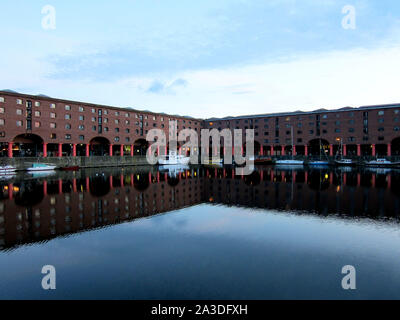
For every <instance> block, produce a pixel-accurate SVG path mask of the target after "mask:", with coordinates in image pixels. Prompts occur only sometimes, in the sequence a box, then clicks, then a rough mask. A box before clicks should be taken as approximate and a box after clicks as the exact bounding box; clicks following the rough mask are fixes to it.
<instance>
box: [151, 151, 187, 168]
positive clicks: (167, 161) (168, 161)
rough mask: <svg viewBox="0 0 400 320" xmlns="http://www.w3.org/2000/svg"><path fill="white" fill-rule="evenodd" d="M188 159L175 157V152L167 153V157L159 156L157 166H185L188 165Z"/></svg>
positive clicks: (180, 156)
mask: <svg viewBox="0 0 400 320" xmlns="http://www.w3.org/2000/svg"><path fill="white" fill-rule="evenodd" d="M189 161H190V157H186V156H182V155H177V154H176V151H171V150H170V151H169V154H168V155H167V156H159V157H158V164H160V165H187V164H189Z"/></svg>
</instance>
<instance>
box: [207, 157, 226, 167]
mask: <svg viewBox="0 0 400 320" xmlns="http://www.w3.org/2000/svg"><path fill="white" fill-rule="evenodd" d="M223 163H224V159H220V158H212V159H207V158H206V159H203V164H204V165H209V166H221V165H222V164H223Z"/></svg>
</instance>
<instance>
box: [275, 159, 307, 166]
mask: <svg viewBox="0 0 400 320" xmlns="http://www.w3.org/2000/svg"><path fill="white" fill-rule="evenodd" d="M275 165H277V166H280V165H283V166H288V165H290V166H302V165H304V161H303V160H294V159H289V160H277V161H276V162H275Z"/></svg>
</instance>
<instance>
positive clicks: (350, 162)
mask: <svg viewBox="0 0 400 320" xmlns="http://www.w3.org/2000/svg"><path fill="white" fill-rule="evenodd" d="M335 164H336V165H337V166H346V167H352V166H355V165H356V163H355V162H353V160H351V159H338V160H335Z"/></svg>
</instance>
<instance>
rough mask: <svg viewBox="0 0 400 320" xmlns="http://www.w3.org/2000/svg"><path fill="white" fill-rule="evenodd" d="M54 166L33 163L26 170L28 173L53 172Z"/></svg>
mask: <svg viewBox="0 0 400 320" xmlns="http://www.w3.org/2000/svg"><path fill="white" fill-rule="evenodd" d="M55 168H56V166H54V165H50V164H46V163H33V164H32V167H29V168H27V169H26V170H28V171H50V170H54V169H55Z"/></svg>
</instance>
